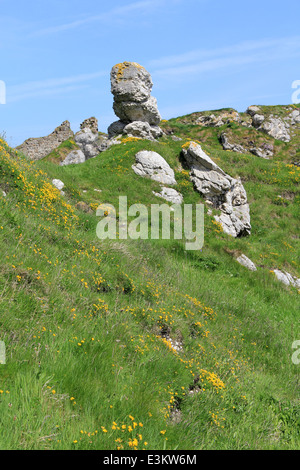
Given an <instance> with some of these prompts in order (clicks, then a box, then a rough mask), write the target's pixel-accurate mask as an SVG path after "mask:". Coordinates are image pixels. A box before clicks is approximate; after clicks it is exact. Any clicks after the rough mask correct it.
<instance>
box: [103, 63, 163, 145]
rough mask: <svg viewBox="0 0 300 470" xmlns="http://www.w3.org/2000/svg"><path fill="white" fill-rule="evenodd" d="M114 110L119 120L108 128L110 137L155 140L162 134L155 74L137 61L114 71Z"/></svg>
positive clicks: (123, 64) (118, 67) (116, 67)
mask: <svg viewBox="0 0 300 470" xmlns="http://www.w3.org/2000/svg"><path fill="white" fill-rule="evenodd" d="M110 79H111V92H112V94H113V96H114V103H113V109H114V112H115V114H116V115H117V116H118V118H119V121H116V122H113V123H112V124H111V125H110V126H109V128H108V136H109V138H111V137H115V136H116V135H120V134H125V135H128V136H133V137H141V138H143V139H149V140H155V139H157V137H160V136H161V135H162V130H161V129H160V128H159V126H158V124H159V123H160V121H161V116H160V114H159V111H158V109H157V101H156V98H154V97H153V96H151V90H152V86H153V83H152V79H151V75H150V74H149V72H147V70H146V69H145V68H144V67H142V66H141V65H139V64H137V63H135V62H123V63H121V64H117V65H115V66H114V67H113V68H112V70H111V75H110Z"/></svg>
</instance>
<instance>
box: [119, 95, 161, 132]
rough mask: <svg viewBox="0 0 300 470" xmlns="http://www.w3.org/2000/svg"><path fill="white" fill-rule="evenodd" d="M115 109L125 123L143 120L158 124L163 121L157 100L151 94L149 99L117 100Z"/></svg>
mask: <svg viewBox="0 0 300 470" xmlns="http://www.w3.org/2000/svg"><path fill="white" fill-rule="evenodd" d="M113 109H114V112H115V113H116V115H117V116H118V117H119V118H120V119H121V121H123V122H125V123H130V122H133V121H143V122H148V123H149V124H151V125H154V126H157V125H158V124H159V123H160V121H161V116H160V114H159V112H158V109H157V101H156V98H154V97H153V96H150V97H149V98H148V99H147V101H143V102H135V101H132V102H128V101H120V102H115V103H114V105H113Z"/></svg>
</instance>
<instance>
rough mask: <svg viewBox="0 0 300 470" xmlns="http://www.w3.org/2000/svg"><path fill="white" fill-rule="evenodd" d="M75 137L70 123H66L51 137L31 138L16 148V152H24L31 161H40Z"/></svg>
mask: <svg viewBox="0 0 300 470" xmlns="http://www.w3.org/2000/svg"><path fill="white" fill-rule="evenodd" d="M73 136H74V133H73V132H72V130H71V128H70V123H69V121H64V122H63V123H62V124H61V125H60V126H58V127H57V128H56V129H55V130H54V131H53V132H52V133H51V134H50V135H48V136H46V137H37V138H30V139H27V140H25V142H23V144H21V145H19V146H18V147H16V150H18V151H19V152H22V153H23V154H24V155H26V156H27V157H28V158H30V160H40V159H41V158H44V157H46V155H49V153H51V152H52V151H53V150H54V149H56V148H57V147H58V146H59V145H60V144H61V143H62V142H64V141H65V140H68V139H70V138H72V137H73Z"/></svg>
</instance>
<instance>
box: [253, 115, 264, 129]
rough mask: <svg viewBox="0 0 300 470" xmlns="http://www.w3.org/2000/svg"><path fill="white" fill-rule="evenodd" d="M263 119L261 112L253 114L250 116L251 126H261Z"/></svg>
mask: <svg viewBox="0 0 300 470" xmlns="http://www.w3.org/2000/svg"><path fill="white" fill-rule="evenodd" d="M264 120H265V116H264V115H263V114H254V116H252V125H253V127H259V126H261V124H262V123H263V122H264Z"/></svg>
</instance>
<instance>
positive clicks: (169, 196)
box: [153, 187, 183, 204]
mask: <svg viewBox="0 0 300 470" xmlns="http://www.w3.org/2000/svg"><path fill="white" fill-rule="evenodd" d="M153 194H154V195H155V196H158V197H161V198H163V199H165V200H166V201H168V202H172V203H173V204H182V202H183V196H182V194H180V193H179V192H178V191H176V189H174V188H165V187H163V188H162V190H161V192H160V193H156V192H154V191H153Z"/></svg>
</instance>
